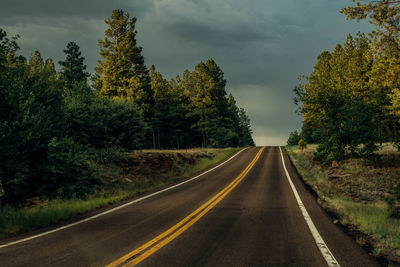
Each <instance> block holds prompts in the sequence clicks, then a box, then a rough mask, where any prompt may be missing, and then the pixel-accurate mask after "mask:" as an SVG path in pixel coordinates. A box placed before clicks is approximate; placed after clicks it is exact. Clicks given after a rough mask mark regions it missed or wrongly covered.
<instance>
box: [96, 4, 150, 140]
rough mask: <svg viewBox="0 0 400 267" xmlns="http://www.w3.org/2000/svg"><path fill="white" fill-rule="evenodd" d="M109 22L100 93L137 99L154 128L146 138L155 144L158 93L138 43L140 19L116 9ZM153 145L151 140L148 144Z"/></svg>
mask: <svg viewBox="0 0 400 267" xmlns="http://www.w3.org/2000/svg"><path fill="white" fill-rule="evenodd" d="M105 23H106V24H107V25H108V29H107V30H106V31H105V36H106V37H105V39H104V40H103V41H101V40H100V41H99V46H100V56H101V58H102V60H100V61H99V62H98V64H97V67H96V68H95V71H96V75H95V77H97V79H96V81H95V83H94V86H95V88H97V95H98V96H107V97H111V98H113V99H127V100H131V101H133V102H134V103H135V104H136V105H137V106H138V108H139V110H140V112H141V113H142V114H143V118H144V120H145V122H146V123H147V125H149V126H150V128H151V129H149V128H147V130H146V131H147V133H146V136H147V138H146V140H147V141H148V140H153V142H152V143H153V147H155V138H154V136H155V133H154V126H153V106H154V96H153V91H152V89H151V80H150V76H149V71H148V70H147V67H146V66H145V64H144V58H143V56H142V48H141V47H140V46H138V45H137V42H136V34H137V31H136V18H135V17H133V18H130V15H129V13H125V12H124V11H123V10H121V9H116V10H113V12H112V15H111V17H110V18H109V19H106V20H105ZM150 144H151V141H150V142H149V144H147V146H150Z"/></svg>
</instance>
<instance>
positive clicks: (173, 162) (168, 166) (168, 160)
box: [101, 151, 216, 184]
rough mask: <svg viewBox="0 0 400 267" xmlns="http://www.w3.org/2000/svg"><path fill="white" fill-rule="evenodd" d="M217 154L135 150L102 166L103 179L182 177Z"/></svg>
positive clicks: (112, 180)
mask: <svg viewBox="0 0 400 267" xmlns="http://www.w3.org/2000/svg"><path fill="white" fill-rule="evenodd" d="M215 156H216V155H215V153H213V152H207V151H206V152H203V151H199V152H197V151H195V152H193V151H188V152H182V151H180V152H175V151H156V152H153V151H151V152H147V151H135V152H132V153H128V154H126V155H125V156H124V157H121V158H120V159H119V160H118V161H114V162H113V163H111V164H105V165H103V166H101V168H102V169H103V170H102V173H103V175H102V179H101V180H102V182H103V183H104V184H109V183H121V182H122V183H131V182H134V181H138V180H141V179H144V178H146V179H149V178H161V177H170V176H177V177H178V176H179V177H181V176H184V174H185V172H186V171H187V170H189V169H191V168H193V167H194V166H196V165H199V164H201V162H202V161H210V160H212V159H213V158H214V157H215Z"/></svg>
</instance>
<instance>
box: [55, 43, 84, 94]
mask: <svg viewBox="0 0 400 267" xmlns="http://www.w3.org/2000/svg"><path fill="white" fill-rule="evenodd" d="M64 53H65V55H66V58H65V60H64V61H59V62H58V64H60V65H61V66H62V70H61V80H62V82H63V87H64V94H66V95H71V94H72V91H73V88H74V86H77V85H81V84H86V83H87V78H88V77H89V73H88V72H86V65H85V63H84V61H85V58H84V57H83V56H82V53H81V51H80V48H79V46H78V45H77V44H76V43H75V42H69V43H68V44H67V49H65V50H64Z"/></svg>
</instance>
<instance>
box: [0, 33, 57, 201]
mask: <svg viewBox="0 0 400 267" xmlns="http://www.w3.org/2000/svg"><path fill="white" fill-rule="evenodd" d="M4 38H5V35H3V40H2V44H3V46H2V47H0V50H1V52H0V54H2V55H5V58H6V60H4V61H3V60H2V61H0V65H1V67H0V68H2V69H3V70H4V71H1V72H0V73H1V74H0V75H1V76H2V77H0V80H1V83H0V95H1V97H0V99H2V101H4V102H5V103H4V105H2V108H6V110H2V111H3V112H1V114H0V151H1V152H0V162H2V164H1V167H0V180H2V184H3V189H4V195H3V201H4V202H5V203H7V202H20V201H22V200H23V198H26V197H30V196H33V195H35V194H36V193H37V189H38V187H39V185H40V179H41V174H42V173H41V171H42V167H43V166H44V164H45V163H46V160H47V145H48V143H49V142H50V140H51V139H52V138H53V137H56V136H60V135H61V134H62V132H63V122H64V119H63V110H62V108H63V103H62V98H61V92H60V90H59V89H58V86H57V82H56V81H55V77H54V73H53V72H52V71H49V69H46V68H45V64H44V63H43V60H42V58H41V56H40V53H39V52H37V51H36V52H35V54H34V55H33V56H32V57H31V59H30V60H29V64H27V63H26V61H25V60H24V59H23V58H21V57H18V56H17V55H16V49H15V45H14V44H13V43H12V42H10V41H7V40H6V39H4ZM47 65H49V64H47Z"/></svg>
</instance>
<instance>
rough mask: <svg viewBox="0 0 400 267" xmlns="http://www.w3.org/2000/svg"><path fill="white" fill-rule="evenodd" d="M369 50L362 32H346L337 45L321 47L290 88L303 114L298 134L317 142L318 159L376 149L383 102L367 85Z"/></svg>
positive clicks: (337, 158) (322, 159)
mask: <svg viewBox="0 0 400 267" xmlns="http://www.w3.org/2000/svg"><path fill="white" fill-rule="evenodd" d="M370 55H371V53H370V46H369V42H368V40H367V38H366V37H365V35H364V34H361V33H359V34H357V36H356V38H353V37H352V36H351V35H349V36H348V38H347V40H346V42H345V44H344V45H343V46H342V45H339V44H338V45H337V46H336V48H335V49H334V50H333V51H332V52H328V51H324V52H322V53H321V54H320V55H319V57H318V60H317V63H316V65H315V67H314V71H313V72H312V73H311V74H310V76H309V77H306V79H305V80H303V82H302V83H300V85H299V86H297V87H296V88H295V90H294V92H295V94H296V97H295V103H297V104H300V105H301V108H300V109H299V111H300V112H301V114H302V115H303V118H304V122H303V129H304V134H303V133H302V134H303V135H304V136H308V137H307V139H313V140H318V141H319V142H320V145H319V147H318V152H317V153H316V157H317V158H318V159H320V160H321V161H324V162H329V161H333V160H342V159H344V158H345V157H346V155H347V151H350V152H351V154H352V155H355V154H358V155H363V156H368V157H370V156H371V155H372V154H373V152H374V150H376V146H375V145H374V142H375V141H377V140H378V137H377V136H378V135H377V132H378V131H379V129H380V128H382V127H381V122H380V120H379V118H381V117H379V116H380V114H382V112H379V111H380V110H382V109H383V106H382V105H380V104H376V103H380V101H379V99H378V96H377V95H376V94H375V92H376V90H373V88H371V86H370V82H369V77H370V73H371V69H372V65H373V60H372V59H371V56H370ZM310 133H311V137H312V138H310ZM360 144H364V149H361V150H360V149H359V145H360Z"/></svg>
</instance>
